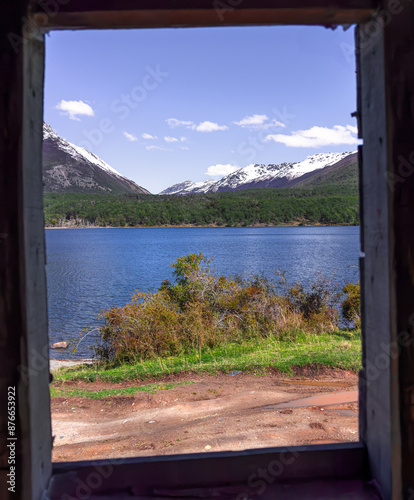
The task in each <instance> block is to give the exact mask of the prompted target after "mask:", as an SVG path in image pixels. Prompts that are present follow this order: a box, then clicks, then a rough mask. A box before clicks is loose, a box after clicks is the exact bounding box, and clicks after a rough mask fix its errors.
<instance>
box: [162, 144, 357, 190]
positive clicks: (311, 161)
mask: <svg viewBox="0 0 414 500" xmlns="http://www.w3.org/2000/svg"><path fill="white" fill-rule="evenodd" d="M351 154H352V153H349V152H347V153H318V154H316V155H313V156H309V157H308V158H306V160H304V161H301V162H294V163H280V164H278V165H276V164H271V165H259V164H256V165H248V166H247V167H244V168H239V169H238V170H236V171H235V172H233V173H232V174H229V175H226V176H225V177H223V178H222V179H220V180H218V181H211V180H209V181H203V182H191V181H185V182H181V183H179V184H174V185H173V186H171V187H169V188H167V189H165V190H164V191H162V192H161V193H160V194H179V195H184V194H195V193H216V192H220V191H235V190H238V189H252V188H282V187H288V186H289V185H291V184H292V183H293V181H294V180H296V179H299V178H300V177H302V176H304V175H307V174H309V173H310V172H314V171H316V170H320V169H322V168H325V167H328V166H330V165H334V164H336V163H338V162H339V161H341V160H343V159H344V158H346V157H347V156H349V155H351Z"/></svg>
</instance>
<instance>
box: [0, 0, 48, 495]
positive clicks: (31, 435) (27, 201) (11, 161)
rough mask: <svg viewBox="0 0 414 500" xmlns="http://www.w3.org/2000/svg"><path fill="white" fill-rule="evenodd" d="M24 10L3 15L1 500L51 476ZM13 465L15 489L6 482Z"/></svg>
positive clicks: (38, 56) (34, 49) (34, 132)
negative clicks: (10, 405)
mask: <svg viewBox="0 0 414 500" xmlns="http://www.w3.org/2000/svg"><path fill="white" fill-rule="evenodd" d="M27 8H28V2H27V1H25V0H20V1H16V2H13V6H10V8H8V9H6V10H5V11H4V12H3V13H2V19H1V32H2V36H1V38H0V64H1V78H0V97H1V98H0V130H1V133H0V163H1V169H0V353H1V362H0V431H1V432H0V436H1V437H0V467H1V474H0V476H1V478H2V479H1V481H0V489H1V498H13V499H15V498H25V499H33V500H37V499H40V497H41V495H42V494H43V491H44V488H45V486H46V484H47V483H48V479H49V477H50V474H51V463H50V461H51V460H50V444H51V432H50V405H49V395H48V360H47V344H48V342H47V309H46V287H45V266H44V251H43V214H42V181H41V132H40V135H39V131H41V127H42V114H43V109H42V106H43V104H42V102H43V42H42V40H40V41H34V40H32V41H29V40H28V39H25V40H26V41H25V42H23V40H24V38H23V37H22V35H23V28H24V23H25V19H27ZM44 346H46V351H44V349H43V347H44ZM45 353H46V359H45ZM39 359H42V363H41V364H39ZM8 387H13V388H15V395H16V399H15V402H16V414H15V416H16V420H15V424H16V427H17V428H16V433H15V435H14V437H15V438H16V441H13V442H14V443H15V445H16V463H15V464H13V463H9V462H8V458H9V456H10V452H9V451H8V450H9V448H7V447H6V438H7V437H10V436H11V434H9V433H8V429H7V427H8V426H7V420H8V418H7V417H8V415H7V400H8V398H7V392H8V391H7V389H8ZM13 393H14V391H13ZM11 442H12V441H9V442H8V444H10V443H11ZM12 465H15V467H16V469H15V473H16V474H15V479H16V488H15V493H14V492H13V491H11V490H9V488H10V487H11V486H12V484H10V483H9V484H7V482H6V481H3V479H4V478H5V477H7V473H8V472H10V467H11V466H12Z"/></svg>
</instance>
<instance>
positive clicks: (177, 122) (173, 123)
mask: <svg viewBox="0 0 414 500" xmlns="http://www.w3.org/2000/svg"><path fill="white" fill-rule="evenodd" d="M165 121H166V122H167V123H168V125H169V126H170V127H171V128H175V127H186V128H191V129H194V127H195V125H194V122H188V121H183V120H177V118H168V119H167V120H165Z"/></svg>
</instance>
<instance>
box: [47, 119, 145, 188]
mask: <svg viewBox="0 0 414 500" xmlns="http://www.w3.org/2000/svg"><path fill="white" fill-rule="evenodd" d="M43 185H44V191H45V192H48V193H56V192H58V193H62V192H67V193H84V192H90V193H112V194H117V193H142V194H149V191H147V190H146V189H144V188H142V187H141V186H138V184H135V182H133V181H131V180H130V179H127V178H126V177H124V176H123V175H122V174H120V173H119V172H117V171H116V170H115V169H114V168H112V167H111V166H110V165H108V164H107V163H106V162H105V161H104V160H102V159H101V158H99V157H98V156H96V155H95V154H93V153H91V152H89V151H88V150H87V149H85V148H81V147H79V146H75V144H71V143H70V142H68V141H66V140H65V139H63V138H62V137H60V136H59V135H58V134H57V133H56V132H55V131H54V130H53V129H52V127H50V125H47V124H46V123H44V124H43Z"/></svg>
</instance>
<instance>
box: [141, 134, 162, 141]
mask: <svg viewBox="0 0 414 500" xmlns="http://www.w3.org/2000/svg"><path fill="white" fill-rule="evenodd" d="M141 137H142V138H143V139H148V140H154V139H158V137H157V136H156V135H151V134H147V133H145V132H144V133H143V134H142V135H141Z"/></svg>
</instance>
